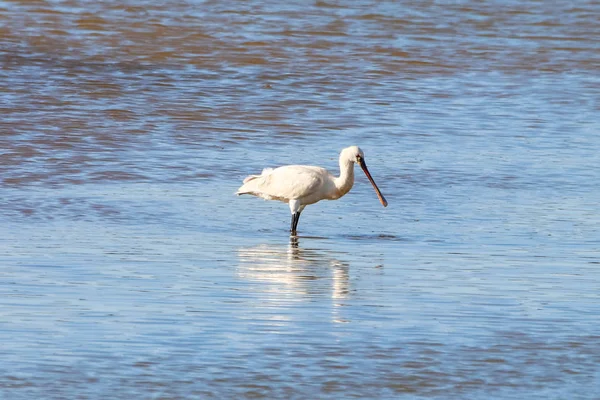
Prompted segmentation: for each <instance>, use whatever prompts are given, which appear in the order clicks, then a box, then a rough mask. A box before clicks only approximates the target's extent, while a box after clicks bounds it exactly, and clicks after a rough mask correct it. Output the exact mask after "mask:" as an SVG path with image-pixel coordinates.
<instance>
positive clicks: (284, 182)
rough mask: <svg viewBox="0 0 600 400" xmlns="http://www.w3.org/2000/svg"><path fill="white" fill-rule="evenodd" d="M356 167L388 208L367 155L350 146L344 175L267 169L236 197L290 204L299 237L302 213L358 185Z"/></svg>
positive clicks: (249, 180) (301, 167)
mask: <svg viewBox="0 0 600 400" xmlns="http://www.w3.org/2000/svg"><path fill="white" fill-rule="evenodd" d="M354 164H358V165H360V167H361V168H362V170H363V171H364V173H365V175H367V178H369V181H370V182H371V184H372V185H373V188H374V189H375V193H377V197H379V201H380V202H381V204H382V205H383V206H384V207H387V204H388V203H387V200H386V199H385V197H383V195H382V194H381V192H380V191H379V188H378V187H377V184H376V183H375V181H374V180H373V177H372V176H371V174H370V173H369V170H368V169H367V164H365V155H364V153H363V151H362V150H361V149H360V148H359V147H358V146H350V147H346V148H345V149H343V150H342V151H341V153H340V176H338V177H335V176H333V175H331V174H330V173H329V172H328V171H327V170H326V169H324V168H321V167H313V166H309V165H286V166H284V167H279V168H275V169H273V168H265V169H264V170H263V171H262V173H261V174H260V175H250V176H248V177H246V179H244V184H243V185H242V186H241V187H240V188H239V189H238V190H237V192H236V194H237V195H238V196H239V195H242V194H251V195H253V196H256V197H262V198H263V199H265V200H278V201H282V202H284V203H288V204H289V206H290V211H291V212H292V223H291V226H290V233H291V235H292V236H296V228H297V227H298V220H299V219H300V214H301V213H302V211H303V210H304V207H306V206H307V205H309V204H314V203H316V202H318V201H321V200H337V199H339V198H340V197H342V196H343V195H345V194H346V193H348V192H349V191H350V189H352V185H354Z"/></svg>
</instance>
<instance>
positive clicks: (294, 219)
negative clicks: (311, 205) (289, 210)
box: [290, 211, 300, 236]
mask: <svg viewBox="0 0 600 400" xmlns="http://www.w3.org/2000/svg"><path fill="white" fill-rule="evenodd" d="M299 220H300V211H298V212H295V213H293V214H292V226H291V228H290V233H291V234H292V236H296V228H298V221H299Z"/></svg>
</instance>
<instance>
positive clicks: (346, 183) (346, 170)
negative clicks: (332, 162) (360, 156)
mask: <svg viewBox="0 0 600 400" xmlns="http://www.w3.org/2000/svg"><path fill="white" fill-rule="evenodd" d="M334 182H335V187H336V188H337V189H338V191H339V195H340V197H342V196H343V195H345V194H346V193H348V192H349V191H350V189H352V185H354V163H353V162H352V161H349V160H347V159H341V158H340V176H338V177H337V178H335V180H334Z"/></svg>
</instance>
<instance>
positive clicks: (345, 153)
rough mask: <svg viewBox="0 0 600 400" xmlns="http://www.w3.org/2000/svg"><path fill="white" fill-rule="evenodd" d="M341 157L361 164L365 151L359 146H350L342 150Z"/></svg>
mask: <svg viewBox="0 0 600 400" xmlns="http://www.w3.org/2000/svg"><path fill="white" fill-rule="evenodd" d="M340 158H343V159H344V160H348V161H350V162H353V163H356V164H359V165H360V163H361V160H362V161H364V159H365V153H363V151H362V150H361V149H360V147H358V146H350V147H346V148H345V149H344V150H342V154H341V155H340Z"/></svg>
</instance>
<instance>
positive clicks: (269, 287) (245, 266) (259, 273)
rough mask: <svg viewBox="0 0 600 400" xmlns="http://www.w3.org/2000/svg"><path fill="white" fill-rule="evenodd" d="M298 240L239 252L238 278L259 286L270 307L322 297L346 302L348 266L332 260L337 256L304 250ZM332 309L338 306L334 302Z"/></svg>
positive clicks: (314, 250) (348, 284)
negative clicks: (258, 283)
mask: <svg viewBox="0 0 600 400" xmlns="http://www.w3.org/2000/svg"><path fill="white" fill-rule="evenodd" d="M300 239H301V238H298V237H291V238H290V242H289V244H288V245H287V246H280V245H276V244H261V245H258V246H254V247H249V248H248V247H242V248H240V249H239V250H238V256H239V259H240V263H239V267H238V275H239V276H240V277H242V278H243V279H246V280H249V281H253V282H260V283H261V285H260V286H259V289H260V290H261V291H262V292H263V294H264V295H265V298H266V300H267V301H268V302H269V303H270V304H271V305H273V303H276V304H281V305H282V306H283V305H285V304H289V303H290V302H291V301H302V300H311V299H314V298H318V297H324V296H326V297H328V298H331V299H332V300H341V299H345V298H347V297H348V296H349V294H350V287H349V286H350V283H349V273H348V270H349V265H348V264H347V263H345V262H343V261H340V260H339V259H337V258H335V257H334V254H336V255H337V256H339V253H332V252H329V251H325V250H319V249H310V248H303V247H302V246H301V245H300ZM333 305H334V308H337V307H339V306H341V304H340V303H339V302H337V301H336V302H334V304H333ZM335 319H337V318H336V317H334V320H335ZM338 322H343V321H338Z"/></svg>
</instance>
